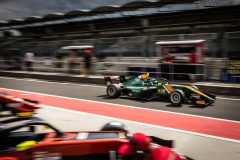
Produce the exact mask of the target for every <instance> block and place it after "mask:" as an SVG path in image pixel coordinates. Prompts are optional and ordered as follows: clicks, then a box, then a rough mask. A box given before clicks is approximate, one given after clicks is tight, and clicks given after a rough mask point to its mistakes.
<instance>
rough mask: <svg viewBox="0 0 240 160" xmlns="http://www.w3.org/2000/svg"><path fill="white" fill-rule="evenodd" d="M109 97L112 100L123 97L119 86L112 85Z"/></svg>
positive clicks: (109, 87) (108, 93)
mask: <svg viewBox="0 0 240 160" xmlns="http://www.w3.org/2000/svg"><path fill="white" fill-rule="evenodd" d="M107 95H108V97H110V98H118V97H119V96H120V95H121V88H120V86H119V85H117V84H110V85H109V86H108V87H107Z"/></svg>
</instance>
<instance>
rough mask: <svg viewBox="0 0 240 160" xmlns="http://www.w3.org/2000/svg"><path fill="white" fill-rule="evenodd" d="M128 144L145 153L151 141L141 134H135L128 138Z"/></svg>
mask: <svg viewBox="0 0 240 160" xmlns="http://www.w3.org/2000/svg"><path fill="white" fill-rule="evenodd" d="M130 142H131V144H132V145H133V146H134V147H135V149H137V150H142V151H146V150H148V149H149V147H150V144H151V139H150V137H148V136H147V135H145V134H143V133H135V134H133V135H132V137H131V138H130Z"/></svg>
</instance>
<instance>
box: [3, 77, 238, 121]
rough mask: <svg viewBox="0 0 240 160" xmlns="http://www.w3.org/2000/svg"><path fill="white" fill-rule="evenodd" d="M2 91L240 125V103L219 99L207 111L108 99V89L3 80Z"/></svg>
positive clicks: (185, 106)
mask: <svg viewBox="0 0 240 160" xmlns="http://www.w3.org/2000/svg"><path fill="white" fill-rule="evenodd" d="M0 87H2V88H9V89H16V90H23V91H30V92H37V93H45V94H52V95H58V96H65V97H72V98H81V99H87V100H94V101H101V102H108V103H115V104H123V105H130V106H136V107H142V108H151V109H155V110H164V111H171V112H178V113H186V114H192V115H200V116H207V117H214V118H221V119H227V120H234V121H240V116H239V113H240V105H239V103H240V99H235V100H233V99H219V98H217V100H216V102H215V103H214V104H213V105H212V106H208V107H205V108H199V107H194V106H192V105H188V104H184V105H182V106H180V107H172V106H171V105H170V104H169V102H162V101H150V102H149V101H144V100H137V99H127V98H118V99H109V98H107V97H106V87H105V86H96V85H84V84H75V83H59V82H47V81H37V80H36V81H35V80H31V79H30V80H28V79H14V78H5V77H0ZM221 97H223V96H221Z"/></svg>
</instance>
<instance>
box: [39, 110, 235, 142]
mask: <svg viewBox="0 0 240 160" xmlns="http://www.w3.org/2000/svg"><path fill="white" fill-rule="evenodd" d="M41 106H42V107H45V108H51V109H55V110H61V111H67V112H70V113H78V114H82V115H87V116H94V117H99V118H105V119H109V120H117V121H123V122H127V123H134V124H137V125H143V126H147V127H153V128H159V129H164V130H168V131H173V132H179V133H184V134H191V135H195V136H201V137H207V138H211V139H218V140H222V141H229V142H234V143H240V140H235V139H230V138H224V137H218V136H213V135H208V134H202V133H197V132H191V131H185V130H181V129H175V128H169V127H163V126H158V125H153V124H147V123H142V122H137V121H130V120H125V119H120V118H114V117H109V116H102V115H97V114H93V113H86V112H80V111H74V110H69V109H64V108H57V107H53V106H48V105H41Z"/></svg>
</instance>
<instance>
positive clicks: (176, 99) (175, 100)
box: [170, 90, 185, 106]
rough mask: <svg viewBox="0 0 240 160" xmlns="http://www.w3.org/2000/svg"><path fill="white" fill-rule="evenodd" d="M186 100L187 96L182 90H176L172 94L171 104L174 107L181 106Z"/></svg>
mask: <svg viewBox="0 0 240 160" xmlns="http://www.w3.org/2000/svg"><path fill="white" fill-rule="evenodd" d="M184 100H185V95H184V93H183V91H181V90H175V91H173V92H172V93H171V94H170V102H171V103H172V105H173V106H180V105H181V104H182V103H183V102H184Z"/></svg>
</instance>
